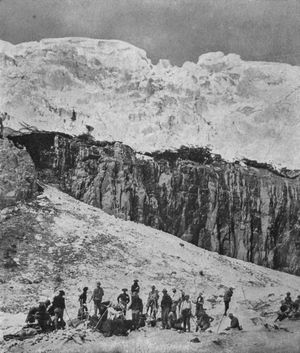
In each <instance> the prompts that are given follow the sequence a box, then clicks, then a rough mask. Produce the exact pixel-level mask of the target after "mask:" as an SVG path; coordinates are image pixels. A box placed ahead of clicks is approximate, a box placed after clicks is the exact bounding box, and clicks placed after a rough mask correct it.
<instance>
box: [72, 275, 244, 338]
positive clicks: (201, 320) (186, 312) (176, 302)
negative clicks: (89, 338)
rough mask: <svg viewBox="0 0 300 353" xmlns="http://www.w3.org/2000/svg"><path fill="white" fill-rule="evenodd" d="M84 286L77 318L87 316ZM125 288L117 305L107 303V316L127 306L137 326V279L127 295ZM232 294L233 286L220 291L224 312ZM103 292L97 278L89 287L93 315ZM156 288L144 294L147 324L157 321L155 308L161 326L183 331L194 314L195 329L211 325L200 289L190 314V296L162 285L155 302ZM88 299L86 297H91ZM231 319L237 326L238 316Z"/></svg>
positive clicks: (139, 305) (140, 310) (139, 310)
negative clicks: (145, 295)
mask: <svg viewBox="0 0 300 353" xmlns="http://www.w3.org/2000/svg"><path fill="white" fill-rule="evenodd" d="M87 290H88V288H87V287H85V288H84V289H83V293H82V294H81V295H80V296H79V302H80V309H79V311H78V318H80V319H84V318H86V317H87V316H88V308H87V305H86V302H87V295H86V292H87ZM127 292H128V290H127V288H123V289H122V293H121V294H120V295H119V296H118V297H117V303H118V304H117V305H113V306H110V307H109V308H108V309H107V310H108V318H109V319H114V318H121V317H123V318H125V317H126V312H127V310H131V312H132V320H133V324H134V327H136V328H137V327H139V322H140V319H141V316H142V315H143V308H144V305H143V302H142V299H141V298H140V297H139V293H140V286H139V281H138V280H137V279H136V280H134V282H133V284H132V286H131V296H130V295H129V294H128V293H127ZM232 295H233V287H230V288H229V289H228V290H227V291H226V292H225V294H224V305H225V312H224V315H225V316H226V314H227V310H228V308H229V303H230V301H231V297H232ZM103 296H104V291H103V289H102V287H101V283H100V282H97V286H96V288H95V289H94V290H93V294H92V296H91V300H93V302H94V316H97V313H98V312H99V313H100V309H101V305H102V304H103V303H102V298H103ZM159 299H160V295H159V291H158V290H157V289H156V287H155V286H154V285H153V286H152V287H151V291H150V292H149V294H148V298H147V303H146V312H145V314H146V315H147V317H148V322H149V323H150V325H152V326H155V324H156V321H157V314H158V311H159V309H161V321H162V329H169V328H177V329H183V331H190V329H191V322H190V320H191V318H194V317H195V318H196V331H198V330H201V331H205V330H207V329H208V328H209V327H210V326H211V322H212V321H213V320H214V319H213V318H212V317H211V316H209V315H208V314H207V313H206V309H204V307H203V305H204V298H203V293H200V294H199V295H198V297H197V299H196V301H194V302H193V304H196V311H195V315H194V316H193V315H192V302H191V300H190V296H189V295H187V294H185V293H184V292H183V291H181V293H179V291H177V289H176V288H173V289H172V293H171V295H169V294H168V292H167V290H166V289H163V290H162V298H161V301H160V305H159ZM91 300H90V301H91ZM229 318H230V320H231V324H230V327H229V328H228V329H230V328H240V325H239V322H238V319H237V318H236V317H234V316H233V314H230V315H229Z"/></svg>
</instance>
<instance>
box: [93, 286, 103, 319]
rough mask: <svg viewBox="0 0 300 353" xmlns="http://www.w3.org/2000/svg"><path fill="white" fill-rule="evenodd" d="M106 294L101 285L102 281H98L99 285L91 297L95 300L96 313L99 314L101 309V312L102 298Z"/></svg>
mask: <svg viewBox="0 0 300 353" xmlns="http://www.w3.org/2000/svg"><path fill="white" fill-rule="evenodd" d="M103 296H104V290H103V289H102V287H101V283H100V282H97V287H96V288H95V289H94V291H93V295H92V297H91V300H93V301H94V314H95V316H97V312H98V311H99V314H100V312H101V303H102V298H103Z"/></svg>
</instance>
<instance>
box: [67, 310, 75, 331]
mask: <svg viewBox="0 0 300 353" xmlns="http://www.w3.org/2000/svg"><path fill="white" fill-rule="evenodd" d="M65 310H66V314H67V316H68V318H69V320H70V326H72V327H74V325H73V323H72V320H71V318H70V316H69V314H68V311H67V308H65Z"/></svg>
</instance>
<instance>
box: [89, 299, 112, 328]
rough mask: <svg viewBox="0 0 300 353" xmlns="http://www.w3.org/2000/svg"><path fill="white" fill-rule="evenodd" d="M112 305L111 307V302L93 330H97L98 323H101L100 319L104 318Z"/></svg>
mask: <svg viewBox="0 0 300 353" xmlns="http://www.w3.org/2000/svg"><path fill="white" fill-rule="evenodd" d="M110 307H111V304H109V306H108V307H107V308H106V310H105V311H104V313H103V314H102V315H101V317H100V319H99V321H98V322H97V324H96V326H95V327H94V329H93V332H94V331H96V329H97V327H98V325H99V324H100V321H101V320H102V318H103V316H104V315H105V313H106V312H107V310H108V308H110Z"/></svg>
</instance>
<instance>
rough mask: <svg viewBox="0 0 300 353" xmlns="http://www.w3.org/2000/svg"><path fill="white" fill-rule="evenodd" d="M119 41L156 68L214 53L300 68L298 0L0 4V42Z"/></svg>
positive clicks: (26, 0) (20, 0)
mask: <svg viewBox="0 0 300 353" xmlns="http://www.w3.org/2000/svg"><path fill="white" fill-rule="evenodd" d="M66 36H68V37H69V36H80V37H91V38H103V39H121V40H124V41H127V42H130V43H132V44H134V45H136V46H138V47H140V48H143V49H145V50H146V51H147V53H148V56H149V57H150V58H151V59H152V60H153V61H154V62H156V61H157V60H158V59H159V58H167V59H169V60H170V61H171V62H172V63H173V64H177V65H181V64H182V63H183V62H184V61H187V60H190V61H197V59H198V56H199V55H200V54H203V53H206V52H209V51H219V50H221V51H223V52H225V53H229V52H231V53H237V54H239V55H241V57H242V58H243V59H247V60H267V61H281V62H288V63H291V64H297V65H300V0H0V38H1V39H2V40H7V41H10V42H12V43H20V42H23V41H31V40H38V39H41V38H53V37H66Z"/></svg>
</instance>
